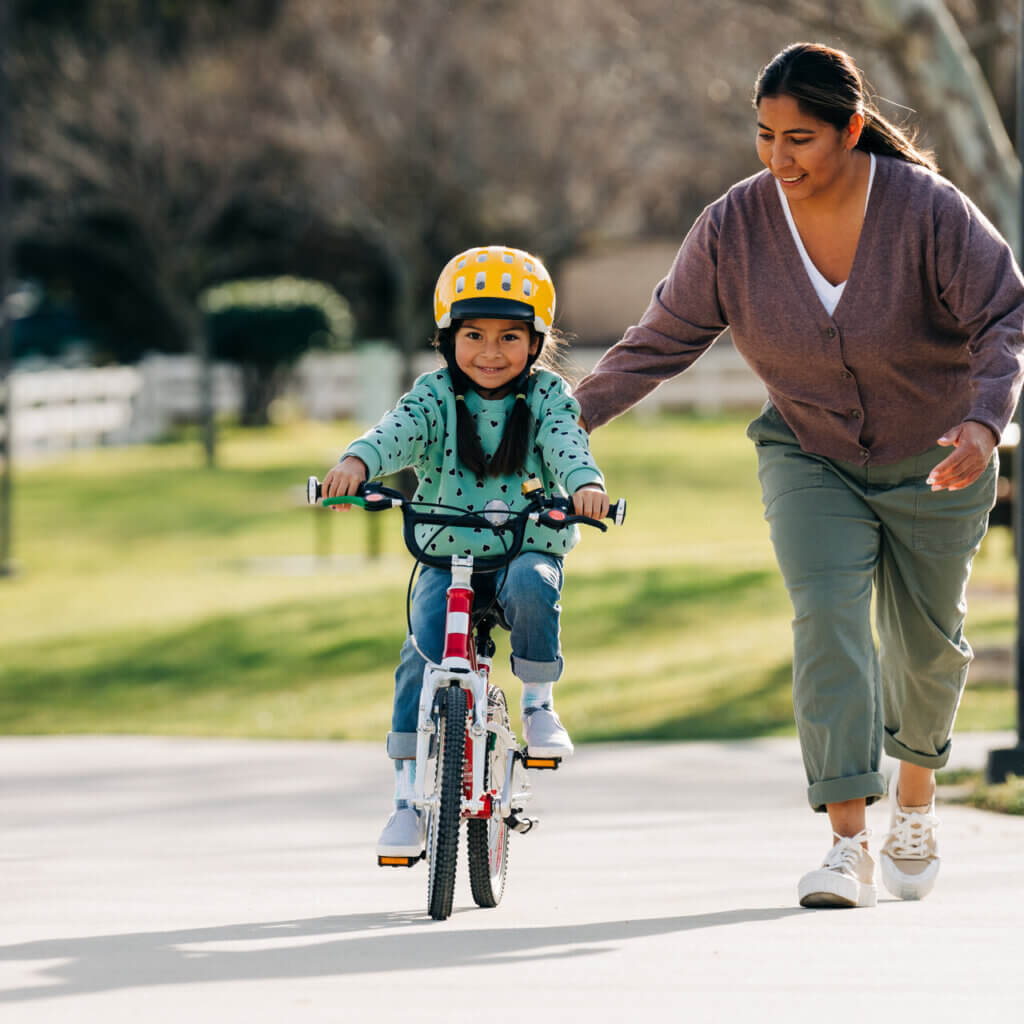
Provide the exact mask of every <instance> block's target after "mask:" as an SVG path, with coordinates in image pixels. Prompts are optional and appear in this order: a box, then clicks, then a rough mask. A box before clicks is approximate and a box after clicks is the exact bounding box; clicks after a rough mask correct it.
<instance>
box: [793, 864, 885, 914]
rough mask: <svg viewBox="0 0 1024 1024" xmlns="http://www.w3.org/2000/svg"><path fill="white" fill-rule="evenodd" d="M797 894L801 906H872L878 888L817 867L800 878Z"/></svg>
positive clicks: (875, 899) (874, 902) (876, 898)
mask: <svg viewBox="0 0 1024 1024" xmlns="http://www.w3.org/2000/svg"><path fill="white" fill-rule="evenodd" d="M797 896H798V897H799V899H800V906H801V907H812V908H814V907H873V906H875V904H876V903H877V902H878V888H877V886H874V885H868V884H866V883H864V882H858V881H857V880H856V879H854V878H850V877H849V875H842V874H839V872H837V871H831V870H829V869H828V868H818V869H817V870H816V871H810V872H808V873H807V874H806V875H804V877H803V878H801V879H800V884H799V885H798V886H797Z"/></svg>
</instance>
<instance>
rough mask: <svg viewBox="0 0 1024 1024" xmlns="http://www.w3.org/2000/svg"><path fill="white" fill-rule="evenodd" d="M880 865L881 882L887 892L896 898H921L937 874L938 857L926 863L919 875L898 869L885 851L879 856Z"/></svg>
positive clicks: (930, 889)
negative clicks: (926, 865)
mask: <svg viewBox="0 0 1024 1024" xmlns="http://www.w3.org/2000/svg"><path fill="white" fill-rule="evenodd" d="M879 860H880V861H881V866H882V882H883V883H884V884H885V887H886V889H888V890H889V893H890V894H891V895H893V896H895V897H896V899H898V900H923V899H924V898H925V896H927V895H928V893H930V892H931V891H932V888H933V887H934V885H935V879H936V878H938V876H939V863H940V861H939V859H938V858H937V857H936V858H935V860H933V861H932V862H931V864H929V865H928V867H927V868H926V869H925V870H924V871H922V872H921V874H919V875H908V874H906V873H905V872H903V871H900V869H899V868H898V867H896V865H895V864H894V863H893V862H892V858H891V857H889V856H888V855H887V854H886V853H884V852H883V853H882V855H881V857H879Z"/></svg>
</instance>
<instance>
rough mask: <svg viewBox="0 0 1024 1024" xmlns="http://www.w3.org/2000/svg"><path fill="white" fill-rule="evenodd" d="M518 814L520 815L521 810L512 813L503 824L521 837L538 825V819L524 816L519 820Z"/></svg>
mask: <svg viewBox="0 0 1024 1024" xmlns="http://www.w3.org/2000/svg"><path fill="white" fill-rule="evenodd" d="M520 814H522V811H521V810H518V811H513V812H512V813H511V814H510V815H509V816H508V817H507V818H506V819H505V824H506V825H508V827H509V828H510V829H513V830H514V831H516V832H518V833H520V834H521V835H526V833H527V832H529V831H531V830H532V829H535V828H537V827H538V826H539V825H540V818H528V817H527V816H526V815H525V814H523V816H522V817H521V818H520V817H519V815H520Z"/></svg>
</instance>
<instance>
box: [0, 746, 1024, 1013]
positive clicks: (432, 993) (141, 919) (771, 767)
mask: <svg viewBox="0 0 1024 1024" xmlns="http://www.w3.org/2000/svg"><path fill="white" fill-rule="evenodd" d="M1012 739H1013V737H1011V736H1009V735H1005V734H1004V735H998V736H995V735H988V736H977V735H975V736H971V735H967V736H962V737H959V738H958V739H957V740H956V741H955V748H956V754H955V755H954V762H953V764H954V765H955V764H961V765H972V764H978V765H980V764H981V763H982V762H983V760H984V757H985V753H986V751H987V750H988V749H990V748H991V747H993V746H1006V745H1012ZM0 786H2V788H0V869H2V882H0V1021H3V1022H4V1024H30V1022H33V1024H34V1022H43V1021H45V1022H47V1024H55V1022H56V1024H63V1022H71V1021H74V1022H79V1021H81V1022H90V1024H92V1022H100V1021H101V1022H104V1024H119V1022H122V1021H124V1022H128V1021H131V1022H132V1024H135V1022H138V1021H142V1022H144V1024H162V1022H175V1024H177V1022H186V1021H187V1022H199V1024H205V1022H207V1021H210V1022H218V1024H220V1022H225V1024H232V1022H235V1021H238V1022H243V1021H244V1022H245V1024H262V1022H268V1021H274V1022H289V1024H291V1022H299V1024H304V1022H306V1021H332V1022H334V1021H346V1022H362V1021H367V1022H370V1021H372V1022H375V1024H376V1022H380V1024H391V1022H402V1024H408V1022H415V1021H431V1022H433V1021H454V1022H462V1021H473V1022H475V1024H490V1022H494V1021H500V1022H504V1021H513V1020H515V1021H523V1020H527V1021H559V1022H566V1021H570V1022H571V1021H589V1022H597V1021H635V1022H640V1021H647V1020H654V1019H659V1020H660V1019H664V1020H669V1021H675V1020H679V1021H687V1022H690V1021H693V1022H704V1021H744V1022H746V1021H760V1020H775V1019H784V1020H785V1021H787V1022H803V1021H814V1022H815V1024H819V1022H838V1024H845V1022H854V1021H856V1022H858V1024H863V1022H864V1021H866V1020H869V1019H872V1018H875V1017H877V1018H878V1019H879V1020H884V1021H889V1020H893V1021H909V1020H922V1021H928V1022H929V1024H935V1022H942V1021H957V1022H961V1024H962V1022H971V1021H989V1020H994V1021H999V1020H1007V1021H1009V1020H1020V1019H1021V1015H1022V1013H1024V967H1022V966H1021V965H1022V962H1024V857H1022V851H1024V819H1022V818H1011V817H1004V816H997V815H991V814H985V813H982V812H979V811H972V810H969V809H965V808H960V807H954V806H940V811H939V813H940V815H941V817H942V821H943V825H942V829H941V833H940V835H941V840H942V851H943V857H944V862H943V868H942V875H941V877H940V880H939V885H938V888H937V889H936V891H935V892H934V893H933V894H932V896H931V897H929V899H927V900H925V901H923V902H921V903H902V902H898V901H895V900H891V899H889V898H888V896H887V895H884V894H883V895H882V897H881V898H880V902H879V905H878V907H877V908H875V909H873V910H848V911H808V910H801V909H800V908H799V907H798V906H796V904H795V891H796V882H797V878H798V876H799V875H800V874H801V873H802V872H803V871H805V870H809V869H810V868H811V867H812V866H814V865H815V864H816V863H817V862H818V861H819V860H820V858H821V857H822V856H823V855H824V852H825V849H826V846H827V843H828V839H829V837H828V833H827V830H826V826H825V823H824V819H823V818H822V817H820V816H816V815H812V814H811V813H810V812H809V811H808V809H807V807H806V804H805V802H804V795H803V774H802V768H801V764H800V759H799V754H798V751H797V747H796V743H795V741H793V740H763V741H753V742H737V743H695V744H662V745H652V744H636V745H600V746H585V747H583V748H581V749H580V750H579V752H578V754H577V757H576V758H575V759H574V761H573V763H572V764H571V766H570V767H567V768H566V769H564V770H562V771H559V772H558V773H554V774H543V775H537V776H536V780H535V783H534V790H535V792H536V794H537V796H536V798H535V800H534V801H533V807H534V809H535V810H536V811H537V813H539V814H540V815H541V817H542V819H543V824H542V827H541V829H540V830H539V832H538V833H536V834H533V835H530V836H524V837H521V836H516V837H514V838H513V845H512V850H511V864H510V873H509V882H508V887H507V889H506V894H505V899H504V902H503V903H502V905H501V906H500V907H499V908H497V909H496V910H478V909H476V908H475V907H474V906H473V903H472V899H471V897H470V895H469V887H468V882H467V880H466V878H465V871H464V868H462V867H460V870H461V871H462V875H461V877H460V882H459V887H458V890H457V893H456V912H455V914H454V915H453V917H452V918H451V919H450V920H449V921H447V922H443V923H436V922H432V921H431V920H430V919H429V918H428V917H427V916H426V914H425V911H424V906H425V889H426V874H425V871H424V870H423V867H422V865H421V866H420V867H418V868H416V869H414V870H401V871H398V870H382V869H378V868H377V867H376V866H375V864H374V857H373V843H374V841H375V839H376V836H377V832H378V830H379V828H380V826H381V824H382V823H383V819H384V817H385V816H386V812H387V810H388V807H389V803H390V795H391V776H390V767H389V765H388V763H387V762H386V761H385V759H384V757H383V755H382V752H381V749H380V747H379V746H377V745H366V744H351V743H339V744H326V743H265V742H232V741H211V740H174V739H148V738H89V737H86V738H79V737H68V738H62V737H57V738H43V739H30V738H25V739H22V738H13V739H12V738H8V739H0ZM870 816H871V817H870V824H871V826H872V828H873V829H874V830H875V835H876V838H879V837H880V836H881V834H883V833H884V831H885V828H886V822H887V820H888V812H887V809H886V805H885V804H884V803H883V804H879V805H877V806H876V807H875V808H872V810H871V812H870ZM883 893H884V891H883Z"/></svg>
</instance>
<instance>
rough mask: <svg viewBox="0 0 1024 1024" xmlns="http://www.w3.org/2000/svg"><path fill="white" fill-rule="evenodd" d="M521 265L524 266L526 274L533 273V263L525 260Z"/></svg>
mask: <svg viewBox="0 0 1024 1024" xmlns="http://www.w3.org/2000/svg"><path fill="white" fill-rule="evenodd" d="M523 265H524V266H525V267H526V272H527V273H528V274H532V273H533V264H532V263H531V262H530V261H529V260H527V261H526V262H525V263H524V264H523Z"/></svg>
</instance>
